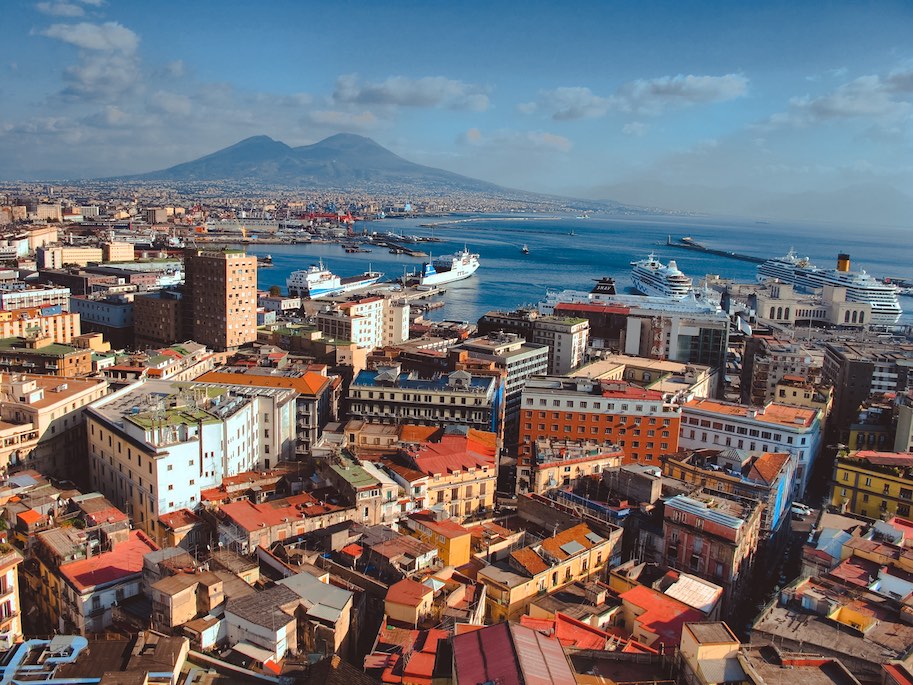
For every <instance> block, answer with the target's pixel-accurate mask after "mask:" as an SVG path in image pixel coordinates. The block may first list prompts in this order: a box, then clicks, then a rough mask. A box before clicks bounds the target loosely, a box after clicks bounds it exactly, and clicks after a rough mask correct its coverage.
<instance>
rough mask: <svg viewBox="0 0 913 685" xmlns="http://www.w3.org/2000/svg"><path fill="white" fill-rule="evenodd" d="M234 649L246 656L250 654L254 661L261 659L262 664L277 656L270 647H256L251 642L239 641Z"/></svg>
mask: <svg viewBox="0 0 913 685" xmlns="http://www.w3.org/2000/svg"><path fill="white" fill-rule="evenodd" d="M232 649H233V650H235V651H236V652H238V653H240V654H243V655H244V656H249V657H250V658H251V659H253V660H254V661H259V662H260V663H261V664H265V663H266V662H267V661H270V660H272V659H274V658H275V654H273V653H272V652H271V651H269V650H268V649H263V648H262V647H256V646H254V645H252V644H251V643H249V642H239V643H238V644H236V645H235V646H234V647H232Z"/></svg>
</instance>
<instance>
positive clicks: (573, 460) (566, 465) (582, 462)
mask: <svg viewBox="0 0 913 685" xmlns="http://www.w3.org/2000/svg"><path fill="white" fill-rule="evenodd" d="M624 458H625V453H624V451H623V450H622V449H621V448H620V447H616V446H615V445H612V444H611V443H597V442H594V441H585V440H580V441H571V440H550V439H548V438H545V439H542V440H537V441H536V443H535V447H534V451H533V458H532V460H531V465H530V466H531V473H530V491H531V492H535V493H539V494H542V493H544V492H547V491H548V490H552V489H554V488H559V487H564V486H566V485H572V484H574V483H576V482H577V481H578V480H580V479H582V478H587V477H590V476H599V477H601V476H602V473H603V472H604V471H607V470H609V469H617V468H619V467H621V465H622V463H623V462H624Z"/></svg>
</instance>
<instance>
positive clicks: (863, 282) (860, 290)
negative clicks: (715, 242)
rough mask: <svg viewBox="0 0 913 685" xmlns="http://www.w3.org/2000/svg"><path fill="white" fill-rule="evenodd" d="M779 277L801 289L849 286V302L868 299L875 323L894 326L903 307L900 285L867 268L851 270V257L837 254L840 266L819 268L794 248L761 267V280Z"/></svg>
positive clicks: (759, 269)
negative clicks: (900, 298)
mask: <svg viewBox="0 0 913 685" xmlns="http://www.w3.org/2000/svg"><path fill="white" fill-rule="evenodd" d="M768 278H776V279H778V280H780V281H782V282H783V283H789V284H791V285H793V286H795V287H796V288H797V289H800V290H804V291H807V292H809V291H812V290H815V289H817V288H823V287H824V286H826V285H833V286H838V287H841V288H846V300H847V302H867V303H869V304H870V305H871V306H872V320H871V323H872V324H873V325H876V326H893V325H894V324H896V323H897V321H898V320H899V319H900V315H901V314H903V310H902V309H901V308H900V303H899V302H898V301H897V294H898V291H897V286H895V285H893V284H890V283H882V282H881V281H879V280H878V279H876V278H875V277H873V276H870V275H869V274H867V273H866V272H865V271H862V270H860V271H850V256H849V255H848V254H840V255H837V268H836V269H819V268H818V267H816V266H815V265H814V264H812V263H810V262H809V261H808V258H807V257H798V256H797V255H796V253H795V252H793V251H792V250H790V251H789V253H788V254H787V255H786V256H785V257H777V258H776V259H769V260H767V261H766V262H764V263H763V264H761V265H760V266H759V267H758V280H759V281H764V280H767V279H768Z"/></svg>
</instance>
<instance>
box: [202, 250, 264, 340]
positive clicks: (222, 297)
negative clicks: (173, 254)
mask: <svg viewBox="0 0 913 685" xmlns="http://www.w3.org/2000/svg"><path fill="white" fill-rule="evenodd" d="M184 293H185V296H186V304H187V306H186V307H185V312H186V316H187V319H188V320H189V321H188V323H189V328H187V329H185V330H187V331H188V332H191V333H192V337H193V339H194V340H196V341H197V342H200V343H203V344H204V345H206V346H207V347H209V348H210V349H213V350H217V351H222V350H229V349H234V348H237V347H240V346H241V345H244V344H245V343H249V342H253V341H254V340H256V338H257V258H256V257H249V256H248V255H247V254H246V253H245V252H244V251H243V250H196V249H193V250H187V251H186V252H185V254H184Z"/></svg>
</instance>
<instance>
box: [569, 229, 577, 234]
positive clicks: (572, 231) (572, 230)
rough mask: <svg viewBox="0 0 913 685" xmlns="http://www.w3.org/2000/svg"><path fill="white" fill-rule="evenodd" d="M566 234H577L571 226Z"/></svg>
mask: <svg viewBox="0 0 913 685" xmlns="http://www.w3.org/2000/svg"><path fill="white" fill-rule="evenodd" d="M567 234H568V235H577V234H576V233H574V229H573V228H572V229H571V230H570V231H568V232H567Z"/></svg>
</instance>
